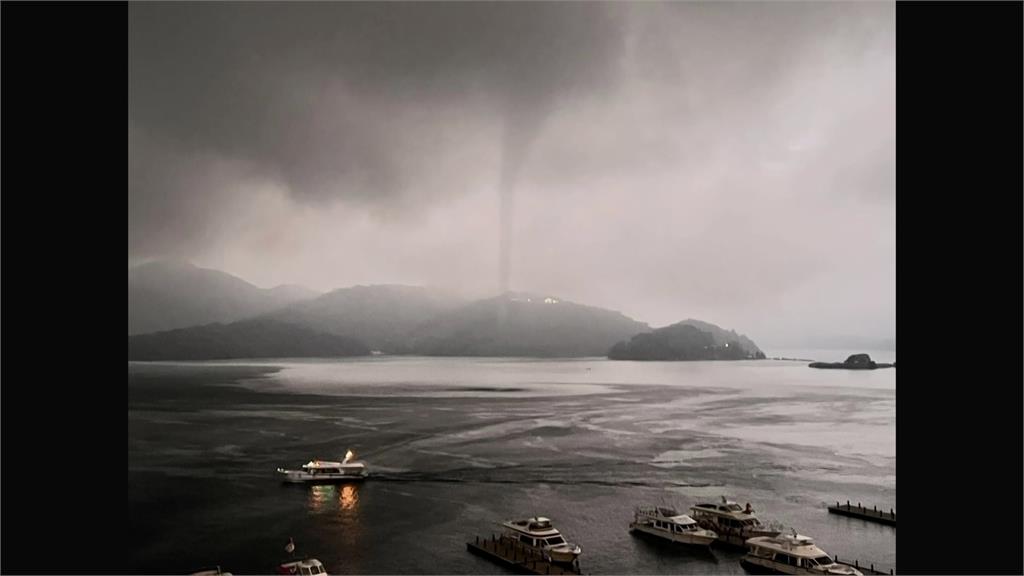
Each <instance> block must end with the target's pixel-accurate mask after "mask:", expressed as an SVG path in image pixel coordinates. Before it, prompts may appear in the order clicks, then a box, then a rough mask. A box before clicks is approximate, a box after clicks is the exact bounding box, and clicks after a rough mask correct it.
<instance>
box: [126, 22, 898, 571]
mask: <svg viewBox="0 0 1024 576" xmlns="http://www.w3.org/2000/svg"><path fill="white" fill-rule="evenodd" d="M128 36H129V37H128V44H129V61H128V66H129V86H128V100H129V109H128V147H129V169H128V335H129V336H128V360H129V365H128V391H129V401H128V405H129V406H128V407H129V449H128V453H129V516H130V524H131V542H130V543H129V544H130V550H131V552H130V558H131V559H130V565H131V569H132V570H133V571H136V572H139V573H196V572H198V571H200V570H203V569H209V568H211V567H215V566H218V567H219V568H214V569H213V571H211V572H209V573H210V574H216V573H218V572H220V571H232V572H234V573H270V572H275V571H277V572H282V573H294V574H310V575H313V574H319V573H320V571H321V570H326V571H329V572H330V573H335V574H341V573H352V574H419V573H430V574H451V573H458V574H469V573H473V574H481V573H485V574H500V573H506V572H508V571H509V570H516V571H520V572H523V571H525V572H532V573H556V574H560V573H581V572H582V573H645V574H655V573H665V574H668V573H673V574H678V573H721V574H742V573H744V571H759V570H774V571H777V572H780V573H797V572H795V570H798V569H799V570H805V571H809V572H799V573H849V574H853V573H856V572H862V573H865V574H868V573H885V574H888V573H889V570H890V569H894V568H895V564H896V551H895V527H894V526H895V512H894V511H895V504H896V502H895V500H896V497H895V488H896V483H895V474H896V472H895V470H896V467H895V466H896V454H895V419H896V415H895V414H896V413H895V405H896V404H895V395H896V376H895V355H896V354H895V313H896V300H895V263H896V250H895V214H896V210H895V162H896V158H895V138H896V129H895V84H896V70H895V8H894V5H893V4H892V3H885V2H821V3H790V2H785V3H784V2H714V3H710V2H709V3H704V2H679V3H656V2H644V3H601V2H593V3H590V2H588V3H580V2H562V3H554V2H552V3H547V2H530V3H518V4H517V3H488V2H458V3H455V2H451V3H445V2H440V3H435V2H415V3H405V2H379V3H362V2H351V3H274V2H267V3H172V2H167V3H164V2H146V3H142V2H139V3H132V4H130V5H129V22H128ZM822 368H828V369H822ZM848 500H849V501H850V503H851V504H852V505H853V506H852V509H851V508H844V507H843V506H839V505H840V504H844V505H845V504H846V503H847V501H848ZM733 501H735V502H736V503H738V505H739V506H740V509H738V510H737V511H735V512H730V511H728V510H726V509H727V508H729V507H730V506H732V504H731V502H733ZM725 502H729V503H730V504H723V503H725ZM748 502H749V503H751V504H752V510H753V512H750V511H749V510H745V509H744V507H745V506H746V505H747V503H748ZM703 504H707V505H708V506H710V507H711V508H712V509H717V507H719V506H721V507H722V509H723V510H721V511H718V512H714V513H712V512H708V511H707V510H704V509H703V508H702V507H701V506H702V505H703ZM858 504H860V505H865V506H866V507H867V508H858V507H857V506H858ZM657 507H661V508H662V509H665V510H667V512H665V511H664V510H663V511H662V512H659V511H658V510H659V509H658V508H657ZM830 507H831V509H830ZM668 509H671V510H668ZM652 511H653V512H652ZM663 512H664V513H663ZM669 512H671V514H669ZM832 512H835V513H832ZM659 514H661V515H660V516H659ZM716 514H717V516H716ZM684 515H685V516H684ZM730 515H731V516H730ZM536 517H543V518H549V519H550V525H551V526H552V527H553V529H555V530H557V531H558V534H556V535H560V536H559V537H564V538H563V540H564V541H566V542H570V543H571V545H570V544H566V543H565V542H563V543H553V542H554V540H552V538H553V536H551V534H550V533H547V532H545V533H544V534H540V533H541V532H542V531H543V530H550V528H544V526H547V524H546V523H545V521H543V520H540V521H538V520H536ZM529 518H534V520H533V521H532V522H529V523H525V524H522V525H517V524H511V523H508V524H505V525H502V523H505V522H508V521H511V520H521V519H529ZM688 522H689V523H693V522H695V523H694V524H692V525H690V524H687V523H688ZM527 524H529V525H530V526H535V527H534V528H526V526H527ZM688 526H689V527H688ZM530 530H533V532H531V531H530ZM538 534H540V535H538ZM705 534H706V535H705ZM795 534H798V535H799V536H798V537H795V536H794V535H795ZM804 537H807V538H810V539H812V540H813V543H811V542H807V541H803V540H800V538H804ZM751 538H753V539H754V540H751ZM794 538H795V539H794ZM481 542H482V543H481ZM286 544H287V546H286ZM577 545H578V548H574V546H577ZM773 546H779V547H780V548H778V549H779V550H780V552H778V553H777V554H775V556H774V557H773V555H772V554H773V553H772V552H771V551H772V550H775V548H772V547H773ZM794 546H795V547H796V548H794ZM766 550H767V551H768V552H765V551H766ZM782 550H790V551H792V550H798V551H799V552H792V554H790V552H782ZM787 555H789V556H787ZM825 556H828V557H829V558H831V559H828V558H825ZM837 557H838V558H837ZM823 558H824V560H823ZM825 560H828V562H825ZM790 561H792V562H790ZM855 561H856V562H855ZM847 562H849V564H847Z"/></svg>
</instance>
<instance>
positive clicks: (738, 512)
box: [690, 496, 779, 546]
mask: <svg viewBox="0 0 1024 576" xmlns="http://www.w3.org/2000/svg"><path fill="white" fill-rule="evenodd" d="M690 516H691V517H693V519H694V520H696V521H697V524H699V525H700V527H701V528H704V529H707V530H713V531H714V532H715V533H716V534H718V540H719V541H720V542H725V543H727V544H732V545H734V546H745V545H746V542H747V540H748V539H749V538H757V537H760V536H778V535H779V531H778V530H771V529H769V528H768V527H766V526H764V525H763V524H761V521H760V520H758V519H757V516H755V515H754V509H753V508H751V506H750V504H747V505H746V507H743V506H740V505H739V504H737V503H736V502H732V501H730V500H727V499H726V498H725V496H722V502H721V503H719V504H711V503H706V504H697V505H695V506H693V507H691V508H690Z"/></svg>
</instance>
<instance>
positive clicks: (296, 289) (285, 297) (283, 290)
mask: <svg viewBox="0 0 1024 576" xmlns="http://www.w3.org/2000/svg"><path fill="white" fill-rule="evenodd" d="M267 293H268V294H270V295H271V296H273V297H275V298H277V299H278V300H280V301H281V302H284V303H285V304H290V303H292V302H300V301H303V300H312V299H313V298H316V297H318V296H320V295H321V294H322V292H317V291H316V290H313V289H312V288H306V287H305V286H302V285H300V284H281V285H280V286H274V287H273V288H271V289H269V290H267Z"/></svg>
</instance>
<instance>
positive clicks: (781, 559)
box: [775, 552, 800, 566]
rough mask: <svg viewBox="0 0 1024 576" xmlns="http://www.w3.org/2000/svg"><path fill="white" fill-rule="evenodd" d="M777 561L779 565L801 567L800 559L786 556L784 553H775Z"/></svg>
mask: <svg viewBox="0 0 1024 576" xmlns="http://www.w3.org/2000/svg"><path fill="white" fill-rule="evenodd" d="M775 561H776V562H778V563H779V564H789V565H790V566H799V565H800V564H799V558H795V557H793V556H790V555H789V554H784V553H782V552H776V553H775Z"/></svg>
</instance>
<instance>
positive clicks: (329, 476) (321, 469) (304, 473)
mask: <svg viewBox="0 0 1024 576" xmlns="http://www.w3.org/2000/svg"><path fill="white" fill-rule="evenodd" d="M354 457H355V454H353V453H352V451H351V450H349V451H348V452H347V453H346V454H345V459H344V460H342V461H341V462H330V461H326V460H310V461H309V462H308V463H306V464H303V465H302V469H301V470H285V469H284V468H278V469H277V472H278V473H279V474H283V475H284V479H285V481H286V482H338V481H354V480H362V479H363V478H366V477H367V476H368V475H369V473H368V472H367V471H366V464H365V463H364V462H360V461H358V460H353V458H354Z"/></svg>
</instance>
